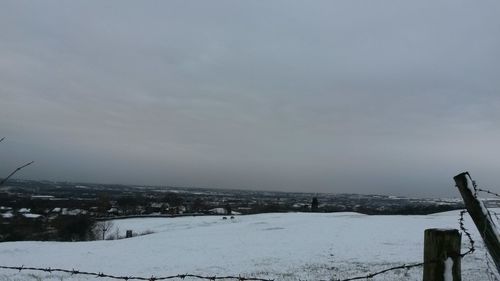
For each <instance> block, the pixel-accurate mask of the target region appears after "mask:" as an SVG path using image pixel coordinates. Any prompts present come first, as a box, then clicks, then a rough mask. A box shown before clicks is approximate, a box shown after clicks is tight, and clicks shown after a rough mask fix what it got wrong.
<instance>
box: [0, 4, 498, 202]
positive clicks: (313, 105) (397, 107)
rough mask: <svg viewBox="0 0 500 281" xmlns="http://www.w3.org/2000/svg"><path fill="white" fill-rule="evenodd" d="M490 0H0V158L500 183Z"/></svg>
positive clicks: (59, 173) (431, 190) (306, 184)
mask: <svg viewBox="0 0 500 281" xmlns="http://www.w3.org/2000/svg"><path fill="white" fill-rule="evenodd" d="M499 14H500V1H498V0H494V1H480V2H478V1H457V0H453V1H451V0H450V1H435V0H420V1H401V0H394V1H387V0H382V1H356V0H348V1H347V0H346V1H290V0H286V1H233V0H230V1H184V0H182V1H100V0H99V1H1V3H0V137H1V136H5V137H6V140H5V141H4V142H2V143H1V144H0V159H1V161H0V173H1V175H6V174H8V173H9V172H10V171H11V170H12V169H14V168H15V167H17V166H19V165H20V164H23V163H24V162H27V161H30V160H34V161H35V164H34V165H32V166H30V167H28V168H26V169H25V170H23V171H22V172H21V173H19V174H18V177H20V178H32V179H50V180H70V181H84V182H103V183H131V184H148V185H174V186H175V185H176V186H201V187H219V188H240V189H260V190H284V191H303V192H334V193H336V192H353V193H370V194H373V193H377V194H397V195H410V196H458V192H457V191H456V189H455V188H454V186H453V180H452V177H453V176H454V175H456V174H458V173H459V172H462V171H464V170H469V171H470V172H471V174H472V176H473V177H474V178H475V179H476V180H477V181H478V183H479V184H480V185H481V186H482V187H484V188H490V189H492V190H494V191H500V188H499V187H500V179H499V178H498V177H497V174H498V173H499V172H500V149H499V146H500V36H499V35H500V16H499Z"/></svg>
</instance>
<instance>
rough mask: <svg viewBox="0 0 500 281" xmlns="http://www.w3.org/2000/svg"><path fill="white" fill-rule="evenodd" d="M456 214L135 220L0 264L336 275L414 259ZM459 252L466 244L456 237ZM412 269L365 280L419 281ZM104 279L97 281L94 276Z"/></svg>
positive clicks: (474, 270) (5, 254)
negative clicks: (104, 234)
mask: <svg viewBox="0 0 500 281" xmlns="http://www.w3.org/2000/svg"><path fill="white" fill-rule="evenodd" d="M458 216H459V212H458V211H453V212H446V213H441V214H435V215H427V216H366V215H361V214H356V213H329V214H318V213H286V214H261V215H251V216H238V217H236V218H235V219H234V220H230V219H228V220H223V219H222V218H221V217H220V216H211V217H179V218H140V219H124V220H117V221H115V226H117V227H118V228H119V230H120V232H121V234H122V235H124V232H125V230H127V229H131V230H133V231H134V232H138V233H139V232H143V231H146V230H151V231H154V232H155V233H154V234H150V235H145V236H139V237H134V238H129V239H122V240H113V241H93V242H7V243H0V265H10V266H19V265H24V266H39V267H53V268H55V267H59V268H67V269H73V268H74V269H80V270H84V271H97V272H105V273H109V274H115V275H122V276H123V275H136V276H137V275H139V276H146V277H147V276H151V275H155V276H160V275H171V274H182V273H193V274H201V275H210V276H213V275H218V276H221V275H239V274H241V275H242V276H246V277H251V276H253V277H262V278H276V279H279V280H299V279H302V280H304V279H307V280H316V279H330V278H346V277H350V276H353V275H360V274H364V273H367V272H370V271H376V270H380V269H383V268H386V267H391V266H395V265H398V264H402V263H412V262H420V261H422V256H423V236H424V235H423V234H424V230H425V229H426V228H434V227H436V228H458ZM466 226H467V227H468V228H469V229H471V231H472V233H473V236H474V239H475V240H476V241H478V242H479V243H477V246H478V250H477V251H476V252H475V253H474V254H472V255H471V256H467V257H466V258H465V259H464V260H463V261H462V272H463V280H486V279H487V277H486V274H485V272H486V265H485V254H484V248H483V245H482V243H480V238H479V235H478V233H477V231H475V228H474V226H473V225H472V222H471V221H470V219H469V217H468V216H467V219H466ZM462 240H463V246H462V247H463V251H465V250H466V249H467V247H468V241H467V240H466V237H465V236H464V237H463V239H462ZM421 278H422V273H421V270H420V269H412V270H410V271H405V270H400V271H396V272H391V273H387V274H385V275H383V276H380V277H377V278H375V279H374V280H421ZM0 280H9V281H10V280H95V279H93V278H88V279H86V278H85V277H80V276H69V275H67V274H55V273H53V274H51V275H48V274H44V273H36V272H35V273H34V272H24V271H23V272H21V273H18V272H16V271H9V270H0ZM103 280H104V279H103Z"/></svg>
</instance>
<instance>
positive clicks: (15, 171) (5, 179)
mask: <svg viewBox="0 0 500 281" xmlns="http://www.w3.org/2000/svg"><path fill="white" fill-rule="evenodd" d="M34 162H35V161H31V162H29V163H26V164H24V165H22V166H21V167H18V168H17V169H15V170H14V171H13V172H12V173H10V175H8V176H7V177H6V178H4V179H3V180H2V181H0V186H2V185H3V184H4V183H5V182H7V180H9V178H10V177H12V176H13V175H14V174H15V173H17V172H19V171H20V170H21V169H23V168H25V167H27V166H29V165H31V164H33V163H34Z"/></svg>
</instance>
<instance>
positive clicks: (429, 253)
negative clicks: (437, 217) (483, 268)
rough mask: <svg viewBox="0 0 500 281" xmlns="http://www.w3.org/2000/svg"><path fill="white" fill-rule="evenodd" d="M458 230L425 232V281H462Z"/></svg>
mask: <svg viewBox="0 0 500 281" xmlns="http://www.w3.org/2000/svg"><path fill="white" fill-rule="evenodd" d="M461 242H462V236H461V234H460V232H459V231H458V230H456V229H437V228H431V229H426V230H425V232H424V263H425V264H424V278H423V281H461V280H462V276H461V257H460V246H461Z"/></svg>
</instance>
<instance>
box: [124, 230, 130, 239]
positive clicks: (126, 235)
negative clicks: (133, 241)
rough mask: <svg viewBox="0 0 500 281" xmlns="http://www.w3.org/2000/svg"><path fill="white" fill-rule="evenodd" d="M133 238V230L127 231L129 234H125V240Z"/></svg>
mask: <svg viewBox="0 0 500 281" xmlns="http://www.w3.org/2000/svg"><path fill="white" fill-rule="evenodd" d="M130 237H132V230H127V232H125V238H130Z"/></svg>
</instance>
